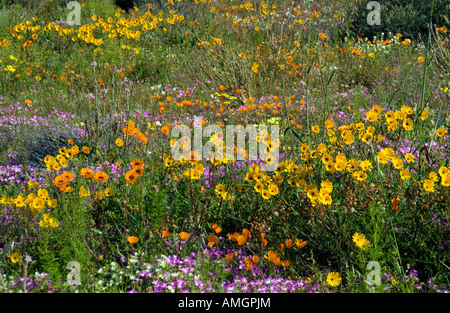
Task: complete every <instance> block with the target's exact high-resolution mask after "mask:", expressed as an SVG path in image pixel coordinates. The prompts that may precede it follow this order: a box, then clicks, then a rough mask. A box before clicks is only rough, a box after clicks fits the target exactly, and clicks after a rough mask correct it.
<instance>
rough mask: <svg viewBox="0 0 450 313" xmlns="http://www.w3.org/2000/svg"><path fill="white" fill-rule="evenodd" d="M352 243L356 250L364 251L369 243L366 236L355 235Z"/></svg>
mask: <svg viewBox="0 0 450 313" xmlns="http://www.w3.org/2000/svg"><path fill="white" fill-rule="evenodd" d="M352 240H353V242H354V243H355V244H356V246H357V247H358V248H361V249H363V250H366V249H367V248H369V247H370V241H369V240H367V239H366V236H364V235H363V234H359V233H355V234H354V235H353V237H352Z"/></svg>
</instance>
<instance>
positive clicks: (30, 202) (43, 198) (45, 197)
mask: <svg viewBox="0 0 450 313" xmlns="http://www.w3.org/2000/svg"><path fill="white" fill-rule="evenodd" d="M28 187H29V188H30V189H33V188H37V183H36V182H33V181H30V182H29V183H28ZM0 203H1V204H12V205H15V206H16V207H17V208H25V207H28V208H29V209H30V211H31V213H32V214H33V215H36V214H37V213H38V212H41V211H42V209H43V208H45V206H48V207H50V208H56V206H57V204H58V202H57V200H56V199H52V198H51V197H50V195H49V192H48V191H47V190H46V189H43V188H39V189H38V190H37V191H36V192H31V193H29V194H28V195H24V194H23V193H20V194H18V195H17V197H16V198H10V197H8V196H6V195H3V196H2V198H1V199H0Z"/></svg>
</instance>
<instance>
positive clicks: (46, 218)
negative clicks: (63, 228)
mask: <svg viewBox="0 0 450 313" xmlns="http://www.w3.org/2000/svg"><path fill="white" fill-rule="evenodd" d="M39 226H41V227H43V228H47V227H53V228H57V227H58V226H59V223H58V221H57V220H55V219H54V218H52V217H50V213H44V215H43V217H42V220H40V221H39Z"/></svg>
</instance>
